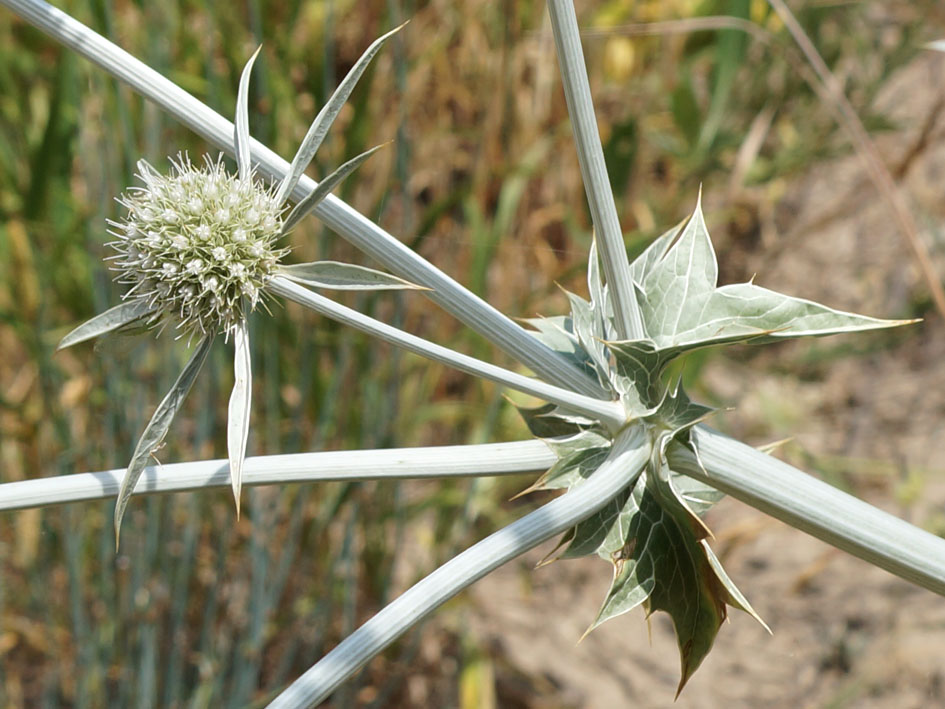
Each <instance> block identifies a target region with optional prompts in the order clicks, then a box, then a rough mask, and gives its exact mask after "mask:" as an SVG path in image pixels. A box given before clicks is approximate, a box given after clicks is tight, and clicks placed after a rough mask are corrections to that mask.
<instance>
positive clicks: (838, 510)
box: [670, 426, 945, 596]
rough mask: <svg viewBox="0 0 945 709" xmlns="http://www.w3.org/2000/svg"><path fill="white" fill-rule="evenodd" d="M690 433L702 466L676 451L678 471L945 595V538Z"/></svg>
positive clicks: (741, 447)
mask: <svg viewBox="0 0 945 709" xmlns="http://www.w3.org/2000/svg"><path fill="white" fill-rule="evenodd" d="M693 438H694V441H695V444H696V447H697V449H698V451H699V459H700V460H701V461H702V464H703V465H704V466H705V469H704V470H703V468H702V467H701V466H700V465H699V463H698V462H697V461H696V459H695V457H694V456H693V455H692V454H691V453H689V452H688V451H686V450H683V449H681V448H677V449H674V452H673V453H672V454H671V456H670V465H671V466H672V467H673V469H674V470H677V471H679V472H681V473H685V474H686V475H690V476H692V477H694V478H696V479H697V480H701V481H702V482H705V483H707V484H709V485H712V486H713V487H715V488H717V489H719V490H721V491H722V492H725V493H727V494H729V495H731V496H732V497H735V498H737V499H739V500H741V501H743V502H746V503H748V504H749V505H751V506H752V507H755V508H757V509H759V510H761V511H762V512H766V513H767V514H769V515H771V516H772V517H776V518H777V519H780V520H781V521H782V522H787V523H788V524H789V525H791V526H792V527H796V528H797V529H800V530H802V531H804V532H807V533H808V534H811V535H813V536H815V537H817V538H818V539H822V540H823V541H825V542H827V543H828V544H832V545H833V546H835V547H837V548H838V549H843V550H844V551H846V552H849V553H850V554H853V555H854V556H858V557H859V558H861V559H865V560H866V561H868V562H870V563H871V564H875V565H876V566H879V567H880V568H882V569H886V570H887V571H889V572H891V573H893V574H895V575H896V576H900V577H902V578H904V579H906V580H907V581H911V582H912V583H915V584H917V585H919V586H922V587H924V588H927V589H929V590H930V591H934V592H935V593H938V594H940V595H943V596H945V539H942V538H941V537H937V536H935V535H934V534H929V533H928V532H925V531H923V530H921V529H919V528H918V527H915V526H913V525H911V524H909V523H908V522H905V521H903V520H901V519H899V518H898V517H894V516H893V515H891V514H888V513H886V512H883V511H882V510H880V509H878V508H876V507H874V506H873V505H870V504H868V503H866V502H863V501H862V500H859V499H857V498H855V497H852V496H851V495H848V494H846V493H845V492H842V491H840V490H838V489H837V488H835V487H832V486H831V485H828V484H827V483H825V482H822V481H820V480H818V479H816V478H813V477H811V476H810V475H807V474H806V473H803V472H801V471H800V470H798V469H797V468H794V467H792V466H790V465H788V464H787V463H784V462H782V461H780V460H777V459H776V458H772V457H771V456H769V455H766V454H765V453H762V452H761V451H758V450H755V449H754V448H752V447H751V446H747V445H745V444H744V443H739V442H738V441H736V440H733V439H731V438H728V437H727V436H723V435H722V434H720V433H716V432H715V431H712V430H711V429H708V428H705V427H701V426H699V427H696V428H695V429H693Z"/></svg>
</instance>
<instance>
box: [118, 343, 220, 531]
mask: <svg viewBox="0 0 945 709" xmlns="http://www.w3.org/2000/svg"><path fill="white" fill-rule="evenodd" d="M211 344H213V337H212V336H207V337H205V338H203V339H202V340H201V341H200V344H198V345H197V349H196V351H195V352H194V353H193V355H191V357H190V360H189V361H188V362H187V365H186V366H185V367H184V370H183V371H182V372H181V373H180V376H179V377H177V381H176V382H174V386H172V387H171V390H170V391H169V392H168V393H167V396H165V397H164V400H163V401H162V402H161V403H160V405H159V406H158V407H157V409H156V410H155V412H154V415H153V416H151V420H150V421H149V422H148V425H147V426H146V427H145V429H144V433H142V434H141V438H140V439H138V445H137V446H135V452H134V454H133V455H132V456H131V462H130V463H129V464H128V470H127V472H126V473H125V477H124V479H123V480H122V481H121V488H120V489H119V491H118V500H117V502H116V503H115V549H116V550H117V549H118V539H119V533H120V531H121V518H122V517H123V516H124V514H125V508H126V507H127V506H128V499H129V498H130V497H131V493H132V492H133V491H134V489H135V485H136V484H137V482H138V478H139V477H141V473H142V472H143V471H144V468H145V466H146V465H147V464H148V458H149V457H150V456H151V454H152V453H153V452H154V451H155V450H156V449H157V448H158V447H159V446H160V445H161V443H162V442H163V441H164V437H165V436H166V435H167V430H168V428H170V426H171V422H172V421H173V420H174V416H175V415H176V414H177V411H178V410H179V409H180V407H181V404H183V403H184V399H185V398H187V394H188V392H189V391H190V388H191V386H193V383H194V379H196V378H197V374H198V373H199V372H200V368H201V367H202V366H203V363H204V362H205V361H206V359H207V353H209V352H210V345H211Z"/></svg>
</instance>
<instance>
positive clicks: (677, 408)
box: [647, 383, 715, 454]
mask: <svg viewBox="0 0 945 709" xmlns="http://www.w3.org/2000/svg"><path fill="white" fill-rule="evenodd" d="M714 411H715V409H713V408H712V407H711V406H705V405H703V404H697V403H696V402H694V401H692V400H691V399H690V398H689V397H688V396H687V395H686V392H685V391H683V389H682V387H681V386H680V385H679V383H677V384H676V388H675V389H673V390H667V391H666V394H665V395H664V396H663V400H662V401H661V402H660V404H659V406H657V407H656V410H655V411H654V412H653V413H652V414H650V415H649V416H647V420H649V421H650V422H652V423H653V424H654V425H655V426H657V427H658V428H659V429H661V430H662V431H663V432H664V434H663V436H662V439H663V440H662V441H661V443H660V445H659V446H658V450H659V452H660V453H661V454H662V453H663V451H664V450H665V448H666V444H667V443H668V441H669V440H670V439H672V438H674V437H675V436H676V435H677V434H679V433H680V432H682V431H685V430H687V429H690V428H692V427H693V426H695V425H696V424H697V423H699V422H700V421H704V420H705V419H706V417H708V416H710V415H711V414H712V413H714Z"/></svg>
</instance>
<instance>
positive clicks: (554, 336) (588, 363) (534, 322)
mask: <svg viewBox="0 0 945 709" xmlns="http://www.w3.org/2000/svg"><path fill="white" fill-rule="evenodd" d="M522 322H524V323H526V324H527V325H530V326H531V327H533V328H535V329H534V330H526V332H528V333H529V334H530V335H532V336H533V337H534V338H536V339H537V340H539V341H540V342H541V343H542V344H544V345H547V346H548V347H550V348H551V349H553V350H554V351H555V352H557V353H558V354H560V355H561V356H562V357H564V358H565V359H566V360H568V361H569V362H571V363H572V364H574V365H575V366H576V367H577V368H578V369H580V370H582V371H584V372H585V373H586V374H588V375H590V376H591V377H597V378H598V379H599V378H600V372H598V370H597V367H595V365H594V362H593V360H592V359H591V357H590V355H588V353H587V352H586V351H585V350H584V348H583V347H582V346H581V343H580V342H579V340H578V338H577V335H575V334H574V321H573V320H572V319H571V316H570V315H554V316H551V317H547V318H523V319H522ZM602 383H603V382H602ZM605 386H606V384H605Z"/></svg>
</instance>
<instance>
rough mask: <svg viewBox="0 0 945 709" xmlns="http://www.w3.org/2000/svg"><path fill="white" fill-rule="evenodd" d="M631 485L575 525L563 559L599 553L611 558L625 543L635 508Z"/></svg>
mask: <svg viewBox="0 0 945 709" xmlns="http://www.w3.org/2000/svg"><path fill="white" fill-rule="evenodd" d="M629 497H630V488H627V490H626V491H624V492H622V493H621V494H619V495H618V496H617V497H615V498H614V499H612V500H611V501H610V502H608V503H607V504H606V505H605V506H604V507H602V508H601V509H600V510H598V511H597V512H595V513H594V514H592V515H591V516H590V517H588V518H587V519H585V520H584V521H583V522H581V523H580V524H578V525H577V526H576V527H574V530H573V534H572V535H571V543H570V544H569V545H568V548H567V549H565V551H564V552H563V553H562V554H561V555H560V557H559V558H561V559H577V558H580V557H582V556H588V555H589V554H597V555H598V556H601V557H603V558H604V559H607V560H610V559H611V558H612V555H613V554H615V553H617V552H618V551H619V550H620V549H621V548H622V547H623V545H624V543H625V542H626V539H627V534H628V533H629V529H630V524H631V522H632V520H633V515H634V513H635V510H634V509H633V507H632V506H631V507H628V506H627V499H628V498H629Z"/></svg>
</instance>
